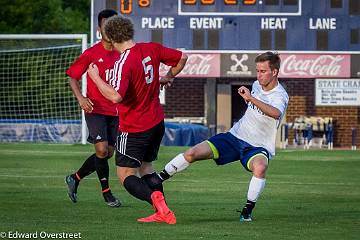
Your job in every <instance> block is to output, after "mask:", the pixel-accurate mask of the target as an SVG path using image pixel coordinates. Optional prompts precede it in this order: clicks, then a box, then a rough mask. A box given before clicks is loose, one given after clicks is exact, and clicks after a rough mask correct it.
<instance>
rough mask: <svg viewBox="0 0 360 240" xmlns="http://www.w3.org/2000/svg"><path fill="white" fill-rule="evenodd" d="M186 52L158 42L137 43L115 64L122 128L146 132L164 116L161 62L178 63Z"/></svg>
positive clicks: (112, 80)
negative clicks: (160, 80) (161, 102)
mask: <svg viewBox="0 0 360 240" xmlns="http://www.w3.org/2000/svg"><path fill="white" fill-rule="evenodd" d="M181 55H182V53H181V52H180V51H178V50H175V49H171V48H166V47H164V46H162V45H161V44H158V43H137V44H135V46H133V47H132V48H130V49H127V50H125V51H124V52H123V53H122V54H121V56H120V58H119V60H118V61H116V62H115V65H114V72H115V74H114V76H115V77H114V78H113V79H111V80H110V84H111V85H112V86H113V87H114V89H115V90H116V91H117V92H118V93H119V94H120V95H121V97H122V101H121V102H120V103H119V104H118V106H117V108H118V112H119V118H120V119H121V124H120V126H119V130H120V131H122V132H143V131H146V130H148V129H150V128H152V127H154V126H155V125H157V124H158V123H160V122H161V121H162V120H164V111H163V109H162V107H161V104H160V99H159V91H160V82H159V66H160V62H162V63H164V64H166V65H169V66H176V65H177V64H178V62H179V61H180V59H181Z"/></svg>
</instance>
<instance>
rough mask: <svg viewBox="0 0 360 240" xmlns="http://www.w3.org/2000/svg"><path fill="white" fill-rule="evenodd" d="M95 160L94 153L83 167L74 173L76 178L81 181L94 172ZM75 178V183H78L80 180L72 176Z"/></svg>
mask: <svg viewBox="0 0 360 240" xmlns="http://www.w3.org/2000/svg"><path fill="white" fill-rule="evenodd" d="M95 158H96V155H95V153H94V154H93V155H91V156H90V157H88V158H87V159H86V160H85V162H84V163H83V165H82V166H81V167H80V169H79V170H78V171H77V172H76V173H77V175H78V177H80V179H83V178H84V177H86V176H88V175H90V174H91V173H93V172H94V171H95ZM73 177H74V178H75V181H76V182H79V181H80V180H79V179H78V178H77V177H76V176H75V174H74V176H73Z"/></svg>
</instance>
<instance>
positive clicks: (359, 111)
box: [281, 79, 360, 147]
mask: <svg viewBox="0 0 360 240" xmlns="http://www.w3.org/2000/svg"><path fill="white" fill-rule="evenodd" d="M281 82H282V83H283V84H284V85H285V86H286V90H287V92H288V94H289V97H290V101H289V107H288V110H287V117H286V120H287V122H292V121H294V119H295V118H296V117H298V116H300V115H304V116H319V117H332V118H333V120H334V121H335V131H334V146H335V147H350V146H351V128H352V127H356V128H357V131H358V134H357V143H358V145H359V144H360V107H345V106H339V107H335V106H334V107H333V106H332V107H316V106H315V80H314V79H284V80H281ZM289 137H290V139H289V143H292V138H293V131H291V130H290V132H289Z"/></svg>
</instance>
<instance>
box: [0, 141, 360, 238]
mask: <svg viewBox="0 0 360 240" xmlns="http://www.w3.org/2000/svg"><path fill="white" fill-rule="evenodd" d="M184 149H185V148H180V147H162V148H161V151H160V154H159V160H158V161H156V162H155V167H156V169H157V170H161V169H162V167H163V166H164V164H165V163H167V162H168V161H169V160H170V159H171V158H172V157H173V156H175V155H176V154H178V153H179V152H181V151H183V150H184ZM91 152H92V146H91V145H86V146H80V145H45V144H0V237H1V236H2V235H1V234H4V233H2V232H5V234H8V232H15V231H18V232H21V233H31V232H38V233H40V232H42V231H44V232H47V233H59V232H68V233H81V239H111V240H114V239H136V240H142V239H166V240H168V239H243V240H245V239H246V240H248V239H270V240H271V239H326V240H329V239H337V240H338V239H359V238H360V151H337V150H334V151H301V150H299V151H291V150H288V151H278V154H277V156H276V157H275V159H273V160H272V161H271V163H270V168H269V171H268V176H267V186H266V188H265V191H264V193H263V195H262V196H261V198H260V199H259V201H258V204H257V207H256V209H255V211H254V219H255V220H254V221H253V222H251V223H240V222H239V213H237V212H236V210H237V209H239V208H241V207H242V205H243V204H244V202H245V201H246V193H247V187H248V181H249V178H250V176H251V175H250V173H248V172H246V171H245V170H244V169H243V168H242V166H241V164H240V163H237V162H235V163H232V164H229V165H227V166H222V167H218V166H216V165H215V164H214V163H213V162H212V161H204V162H199V163H196V164H194V165H193V166H191V167H190V168H189V169H187V170H186V171H185V172H183V173H180V174H178V175H177V176H175V177H174V178H172V179H171V180H169V181H168V182H166V183H165V185H164V186H165V191H166V197H167V202H168V205H169V206H170V208H172V209H173V210H174V212H175V213H176V216H177V221H178V223H177V224H176V225H172V226H171V225H166V224H160V223H137V222H136V219H137V218H139V217H144V216H147V215H150V214H151V213H152V212H153V211H152V208H151V207H150V206H149V205H148V204H147V203H145V202H142V201H139V200H137V199H135V198H133V197H132V196H130V195H129V194H128V193H127V192H126V191H125V189H124V188H123V187H122V186H120V184H119V182H118V180H117V178H116V176H115V166H114V159H110V160H109V162H110V171H111V182H110V184H111V187H112V191H113V192H114V193H115V195H116V196H118V197H120V198H121V200H122V202H123V207H121V208H117V209H112V208H109V207H107V206H106V205H105V204H104V202H103V198H102V195H101V192H100V187H99V184H98V181H97V178H96V175H95V174H93V175H90V176H89V177H88V178H87V179H85V180H84V181H82V182H81V184H80V188H79V192H78V197H79V202H78V203H76V204H74V203H72V202H70V200H69V199H68V196H67V188H66V185H65V183H64V176H65V175H67V174H69V173H71V172H72V171H74V170H76V169H77V168H78V167H79V166H80V165H81V164H82V162H83V160H84V159H85V158H86V157H87V156H88V155H89V154H90V153H91ZM7 237H8V236H7ZM7 237H5V238H7ZM39 238H40V237H39Z"/></svg>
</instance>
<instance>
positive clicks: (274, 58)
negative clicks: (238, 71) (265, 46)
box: [255, 52, 281, 70]
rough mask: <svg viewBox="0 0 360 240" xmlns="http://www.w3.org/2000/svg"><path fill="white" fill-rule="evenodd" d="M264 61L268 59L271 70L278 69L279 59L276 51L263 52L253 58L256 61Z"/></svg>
mask: <svg viewBox="0 0 360 240" xmlns="http://www.w3.org/2000/svg"><path fill="white" fill-rule="evenodd" d="M265 61H269V66H270V68H271V70H274V69H277V70H279V69H280V63H281V60H280V55H279V54H278V53H277V52H265V53H262V54H260V55H258V56H257V57H256V58H255V62H256V63H258V62H265Z"/></svg>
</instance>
